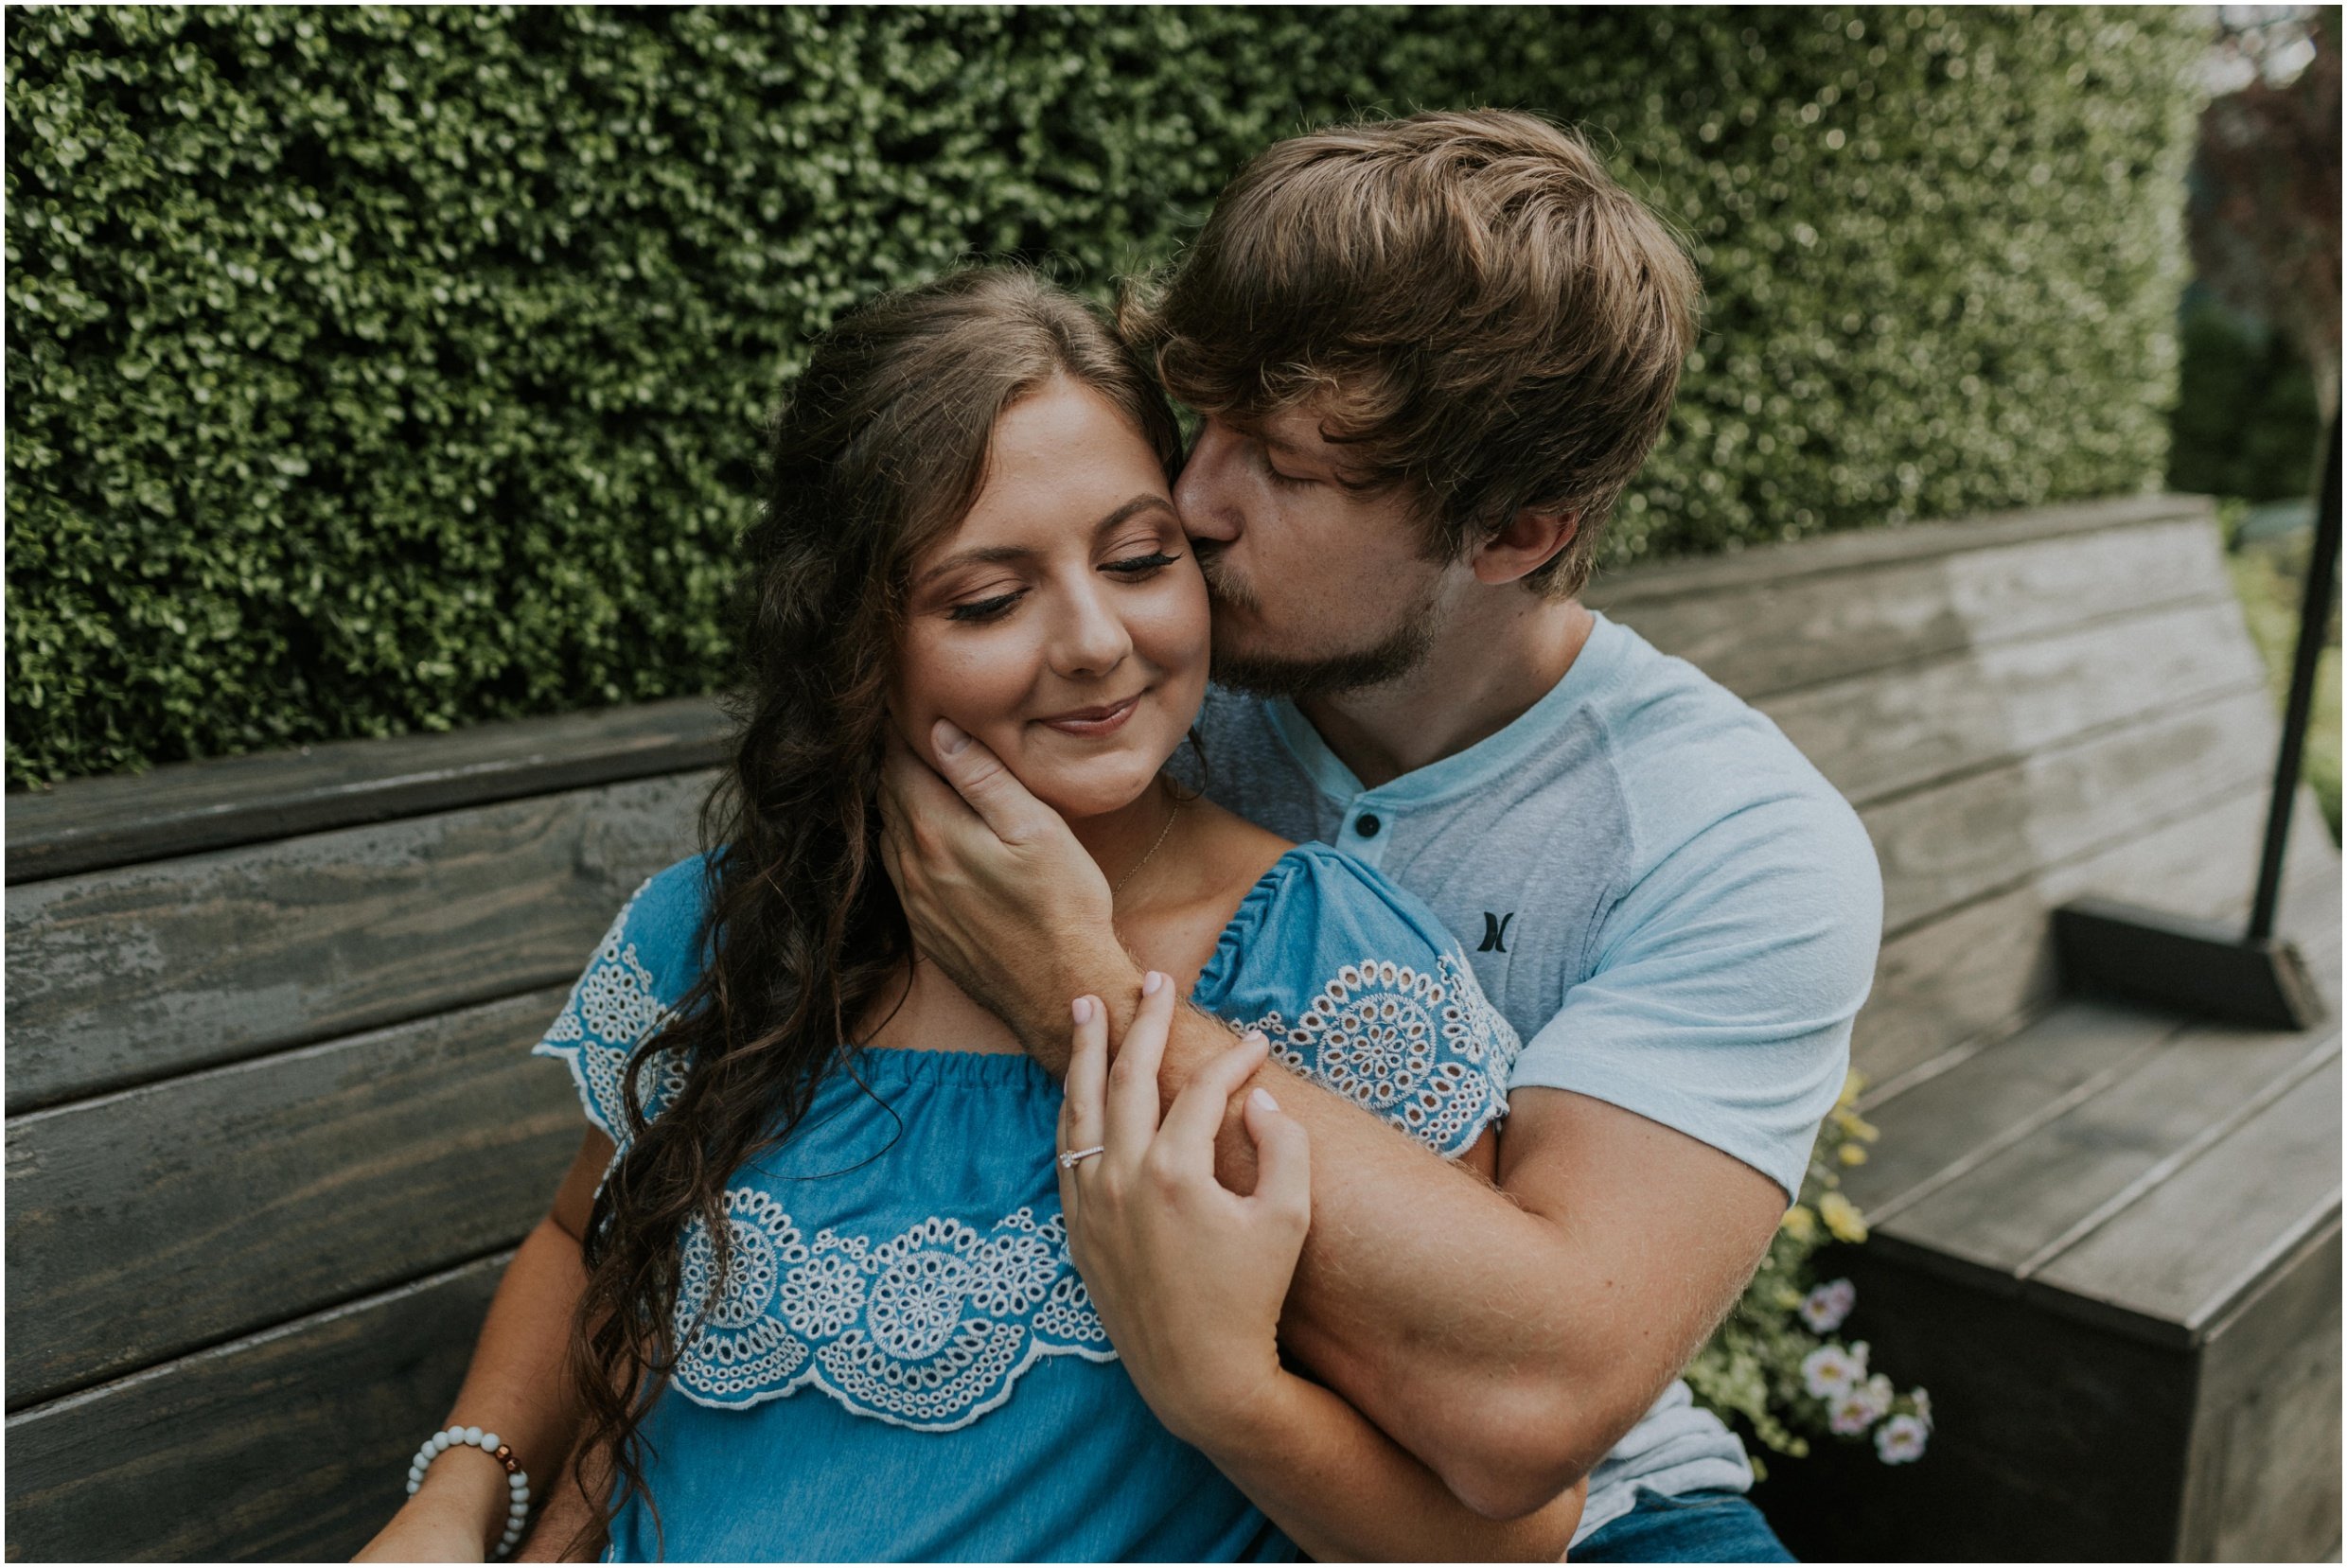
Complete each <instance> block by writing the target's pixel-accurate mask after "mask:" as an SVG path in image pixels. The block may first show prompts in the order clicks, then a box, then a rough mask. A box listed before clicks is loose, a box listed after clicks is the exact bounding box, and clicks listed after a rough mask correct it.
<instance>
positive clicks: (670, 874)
mask: <svg viewBox="0 0 2347 1568" xmlns="http://www.w3.org/2000/svg"><path fill="white" fill-rule="evenodd" d="M715 869H716V867H715V860H714V859H713V858H712V857H711V856H710V855H708V854H688V855H686V856H685V857H684V858H683V859H681V860H679V861H676V862H675V863H673V864H671V865H668V866H664V867H662V869H661V870H659V871H657V872H653V873H652V874H651V875H650V876H648V877H646V878H645V879H644V883H643V885H642V886H640V887H638V888H637V889H636V890H635V891H634V892H633V893H631V894H629V895H628V898H627V901H626V903H625V904H623V905H621V906H620V909H619V914H618V915H617V916H616V917H615V918H614V919H613V920H612V922H611V928H610V931H609V934H608V935H607V937H606V939H605V945H606V946H611V945H613V944H614V943H616V944H617V945H619V946H620V947H623V948H633V949H634V952H635V956H636V961H637V962H638V963H641V964H642V965H643V966H644V968H645V969H646V970H647V971H648V972H649V973H650V974H651V975H652V976H653V978H655V979H656V980H657V981H659V982H660V988H661V989H662V991H670V992H679V993H680V992H681V991H682V990H683V989H684V986H685V984H689V983H690V982H691V980H692V978H693V976H694V975H695V974H696V973H697V972H698V970H699V968H700V965H699V964H698V963H697V962H695V961H694V960H693V954H694V946H695V943H696V940H697V938H698V937H699V936H700V934H701V925H702V922H703V919H704V917H705V916H706V915H707V913H708V910H709V898H710V893H711V886H710V884H711V880H712V878H713V877H714V876H715ZM668 999H669V1000H672V1001H673V1000H674V999H675V997H674V996H673V995H671V996H670V997H669V998H668Z"/></svg>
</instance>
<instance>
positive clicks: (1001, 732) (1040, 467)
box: [891, 376, 1209, 819]
mask: <svg viewBox="0 0 2347 1568" xmlns="http://www.w3.org/2000/svg"><path fill="white" fill-rule="evenodd" d="M906 608H907V618H906V631H905V640H904V644H903V646H902V647H901V648H900V649H899V650H898V652H899V664H898V675H897V678H896V684H895V688H894V690H893V692H892V694H891V708H892V709H893V711H894V713H895V715H896V720H897V723H898V725H899V726H900V727H901V728H902V729H903V731H904V732H905V736H906V738H907V739H908V740H909V741H910V742H911V743H912V747H913V749H914V750H915V751H916V752H918V753H919V754H920V755H922V756H923V757H926V758H928V759H929V760H930V761H931V762H932V763H934V762H935V760H936V758H935V755H934V753H933V751H932V749H931V742H930V738H929V731H930V730H931V729H932V728H933V727H934V726H935V724H936V722H937V721H938V720H939V719H941V718H946V719H951V720H952V721H953V722H954V723H955V724H957V725H960V726H961V727H962V729H963V730H965V731H968V732H969V733H971V734H972V735H975V736H976V737H977V738H978V739H979V740H980V741H983V742H984V743H985V744H986V746H987V747H988V749H991V750H992V751H993V752H994V753H995V755H996V756H997V757H1000V758H1001V759H1002V761H1003V763H1004V764H1005V766H1008V767H1009V768H1010V769H1011V771H1012V772H1013V773H1014V774H1015V775H1016V776H1017V778H1018V780H1019V782H1020V783H1021V784H1025V785H1026V786H1027V788H1028V789H1029V790H1030V791H1031V792H1032V793H1033V795H1034V796H1035V797H1036V798H1037V799H1038V800H1041V801H1043V802H1045V803H1046V804H1048V805H1050V806H1051V807H1052V808H1054V809H1055V810H1057V811H1058V812H1059V813H1060V814H1061V815H1062V816H1064V817H1068V818H1070V819H1075V818H1083V817H1094V816H1099V815H1100V814H1102V813H1103V812H1108V811H1114V810H1116V809H1117V808H1118V807H1120V806H1122V805H1125V804H1127V803H1129V802H1132V801H1133V800H1134V799H1135V798H1136V797H1138V795H1139V794H1140V793H1141V791H1142V790H1143V789H1145V788H1147V787H1148V785H1149V782H1150V780H1152V779H1153V778H1155V777H1156V772H1157V769H1158V767H1159V766H1161V765H1162V764H1163V763H1164V762H1165V759H1166V758H1168V757H1169V756H1171V755H1173V753H1174V748H1175V747H1177V746H1179V745H1180V744H1181V741H1182V737H1183V735H1184V734H1186V733H1187V732H1188V731H1189V729H1190V726H1191V721H1192V720H1193V719H1195V718H1196V717H1197V714H1198V705H1199V704H1200V703H1201V702H1202V701H1203V700H1204V699H1205V696H1206V678H1207V661H1208V650H1209V643H1208V623H1207V614H1208V612H1207V594H1206V583H1205V580H1204V579H1203V578H1202V577H1201V576H1200V575H1199V573H1198V565H1197V562H1196V561H1195V560H1194V559H1193V558H1192V557H1191V553H1190V546H1189V544H1188V542H1187V541H1186V540H1185V539H1184V538H1183V537H1182V530H1181V523H1180V520H1179V519H1177V518H1176V517H1175V515H1174V502H1173V498H1172V496H1171V494H1170V493H1169V489H1168V486H1167V484H1166V475H1165V469H1164V468H1163V467H1161V466H1160V465H1159V463H1158V461H1157V456H1156V452H1155V451H1153V450H1152V449H1151V448H1150V446H1149V443H1148V442H1147V441H1145V440H1144V439H1142V437H1141V434H1140V432H1139V431H1138V430H1136V429H1135V428H1134V426H1133V424H1132V422H1131V421H1130V420H1129V419H1128V418H1126V417H1125V415H1124V414H1122V413H1121V412H1120V411H1119V410H1118V408H1117V406H1116V405H1115V404H1114V403H1112V402H1110V401H1109V400H1108V399H1107V398H1106V397H1104V396H1102V395H1101V394H1100V393H1098V392H1095V391H1093V390H1092V389H1091V388H1090V387H1088V386H1085V385H1084V384H1083V383H1081V382H1079V381H1076V380H1073V379H1070V378H1068V377H1065V376H1060V377H1054V378H1053V379H1051V380H1050V382H1049V383H1047V384H1046V385H1045V386H1044V387H1043V388H1041V389H1040V390H1039V391H1036V392H1034V393H1033V394H1032V395H1030V396H1027V397H1025V398H1022V399H1021V400H1020V401H1018V402H1017V403H1015V404H1013V405H1012V406H1011V408H1010V409H1009V410H1008V411H1006V412H1005V413H1004V414H1003V415H1002V417H1001V419H1000V420H998V421H997V423H996V425H995V431H994V445H993V449H992V452H991V453H990V455H989V458H988V463H987V472H986V479H985V484H984V487H983V488H982V489H981V490H980V491H979V496H978V500H977V502H976V503H975V504H974V505H972V506H971V508H970V511H969V514H968V515H967V516H966V517H964V518H963V519H962V521H961V523H960V524H959V525H958V526H956V527H955V529H954V530H953V531H952V532H951V533H950V534H948V535H947V536H946V537H944V539H942V540H940V541H938V542H937V543H936V544H934V545H932V546H931V547H930V548H929V549H927V550H926V551H925V552H923V553H922V555H920V556H919V557H918V558H917V559H915V560H914V561H913V563H912V568H911V583H910V589H909V598H908V602H907V607H906Z"/></svg>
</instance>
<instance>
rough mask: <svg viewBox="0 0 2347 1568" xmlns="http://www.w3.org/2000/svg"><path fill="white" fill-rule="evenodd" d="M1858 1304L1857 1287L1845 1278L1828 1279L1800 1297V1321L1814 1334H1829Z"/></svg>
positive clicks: (1840, 1324)
mask: <svg viewBox="0 0 2347 1568" xmlns="http://www.w3.org/2000/svg"><path fill="white" fill-rule="evenodd" d="M1857 1305H1858V1287H1857V1286H1856V1285H1853V1284H1851V1283H1850V1282H1849V1281H1848V1280H1847V1279H1834V1280H1829V1281H1828V1282H1826V1284H1823V1285H1820V1286H1818V1287H1817V1288H1816V1289H1814V1290H1812V1291H1810V1292H1809V1295H1806V1296H1803V1297H1802V1298H1801V1321H1802V1322H1804V1323H1806V1324H1808V1325H1809V1331H1810V1332H1811V1333H1814V1334H1829V1333H1832V1332H1833V1331H1834V1330H1836V1329H1839V1328H1841V1327H1842V1322H1843V1319H1844V1318H1846V1317H1848V1316H1849V1315H1850V1309H1851V1308H1852V1307H1855V1306H1857Z"/></svg>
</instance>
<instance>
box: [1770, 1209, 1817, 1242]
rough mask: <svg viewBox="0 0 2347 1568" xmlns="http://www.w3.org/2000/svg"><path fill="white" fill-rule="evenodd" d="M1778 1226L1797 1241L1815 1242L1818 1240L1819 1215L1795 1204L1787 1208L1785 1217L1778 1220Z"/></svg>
mask: <svg viewBox="0 0 2347 1568" xmlns="http://www.w3.org/2000/svg"><path fill="white" fill-rule="evenodd" d="M1777 1228H1778V1229H1779V1230H1782V1231H1783V1232H1784V1233H1785V1234H1786V1235H1788V1236H1790V1237H1791V1238H1792V1239H1793V1240H1794V1241H1796V1242H1814V1241H1816V1240H1817V1216H1816V1215H1814V1214H1812V1213H1810V1212H1809V1210H1808V1209H1806V1208H1804V1207H1801V1206H1800V1205H1799V1204H1795V1205H1793V1206H1792V1207H1791V1208H1789V1209H1787V1210H1785V1217H1784V1218H1783V1219H1782V1220H1780V1221H1778V1222H1777Z"/></svg>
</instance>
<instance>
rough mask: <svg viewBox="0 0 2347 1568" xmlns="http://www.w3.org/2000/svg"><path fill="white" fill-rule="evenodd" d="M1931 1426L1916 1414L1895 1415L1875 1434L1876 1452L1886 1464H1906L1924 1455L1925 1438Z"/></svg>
mask: <svg viewBox="0 0 2347 1568" xmlns="http://www.w3.org/2000/svg"><path fill="white" fill-rule="evenodd" d="M1931 1430H1932V1429H1931V1428H1930V1427H1929V1426H1927V1425H1925V1424H1924V1422H1923V1420H1922V1419H1921V1418H1918V1417H1915V1416H1894V1417H1892V1418H1890V1419H1889V1420H1887V1421H1885V1422H1883V1423H1882V1428H1881V1430H1880V1431H1879V1432H1877V1433H1876V1434H1875V1452H1876V1453H1879V1454H1880V1455H1881V1456H1882V1462H1883V1463H1884V1464H1886V1465H1905V1464H1911V1463H1913V1462H1914V1461H1915V1460H1917V1459H1920V1458H1922V1457H1923V1446H1924V1439H1925V1438H1926V1437H1927V1436H1929V1435H1930V1433H1931Z"/></svg>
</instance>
